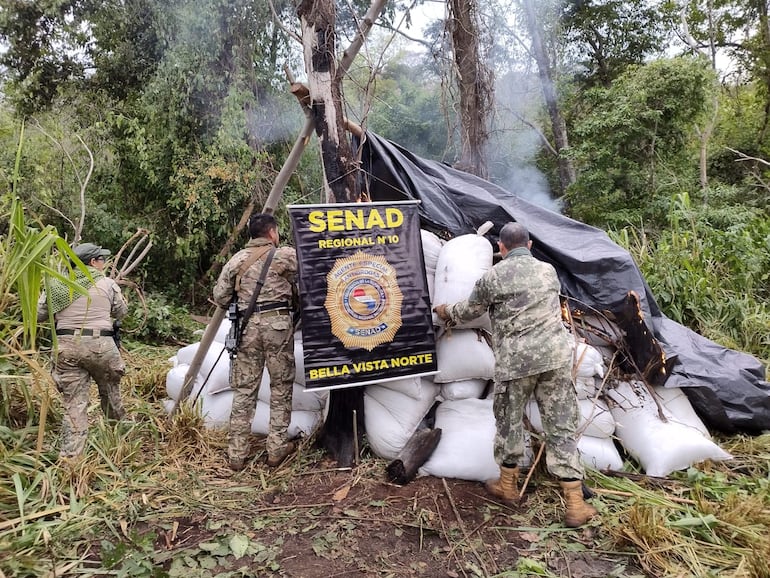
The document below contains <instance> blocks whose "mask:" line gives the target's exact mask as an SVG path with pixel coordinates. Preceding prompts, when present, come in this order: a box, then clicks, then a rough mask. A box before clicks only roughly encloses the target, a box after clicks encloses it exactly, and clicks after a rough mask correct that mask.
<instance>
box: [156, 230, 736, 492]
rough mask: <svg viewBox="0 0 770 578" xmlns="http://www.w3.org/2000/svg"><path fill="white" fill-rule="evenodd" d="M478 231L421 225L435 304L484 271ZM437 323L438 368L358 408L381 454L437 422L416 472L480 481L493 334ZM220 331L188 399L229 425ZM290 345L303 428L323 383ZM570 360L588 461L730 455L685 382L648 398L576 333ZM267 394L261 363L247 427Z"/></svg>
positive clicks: (479, 322)
mask: <svg viewBox="0 0 770 578" xmlns="http://www.w3.org/2000/svg"><path fill="white" fill-rule="evenodd" d="M481 232H483V229H480V234H477V235H462V236H459V237H455V238H453V239H452V240H450V241H447V242H444V241H442V240H440V239H439V238H438V237H437V236H436V235H434V234H433V233H430V232H428V231H425V230H423V231H421V238H422V247H423V255H424V258H425V271H426V277H427V281H428V290H429V293H430V298H431V302H432V303H434V304H439V303H454V302H457V301H460V300H462V299H465V298H466V297H468V296H469V295H470V293H471V290H472V289H473V286H474V284H475V282H476V280H477V279H478V278H479V277H481V275H483V274H484V273H485V272H486V271H488V270H489V269H490V268H491V267H492V261H493V250H492V245H491V244H490V243H489V241H488V240H487V239H486V238H485V237H483V235H482V234H481ZM433 322H434V324H435V325H436V327H437V340H436V359H437V365H438V372H437V373H436V374H435V375H433V376H427V377H426V376H423V377H410V378H403V379H398V380H394V381H386V382H383V383H380V384H375V385H368V386H366V388H365V390H364V405H365V408H364V409H365V414H364V415H365V422H366V436H367V440H368V443H369V446H370V447H371V449H372V451H373V452H374V453H375V454H376V455H377V456H379V457H381V458H384V459H388V460H393V459H396V458H397V456H398V455H399V453H400V452H401V450H402V449H403V448H404V446H405V445H406V443H407V441H408V440H409V439H410V438H411V437H412V436H413V435H414V434H415V432H417V430H418V429H420V428H424V427H429V425H432V427H435V428H440V429H441V438H440V441H439V443H438V446H437V447H436V449H435V451H434V452H433V454H432V455H431V457H430V459H429V460H428V461H427V462H426V463H425V464H423V466H422V467H421V468H420V470H419V473H420V474H421V475H433V476H437V477H444V478H460V479H465V480H479V481H484V480H487V479H490V478H495V477H497V475H498V473H499V469H498V465H497V464H496V463H495V460H494V452H493V446H494V437H495V418H494V414H493V412H492V395H491V393H490V391H491V389H492V387H491V384H492V378H493V375H494V370H495V359H494V354H493V351H492V347H491V345H490V342H489V331H490V330H491V324H490V320H489V316H488V315H486V314H485V315H483V316H482V317H479V318H478V319H474V320H473V321H472V322H470V323H468V324H465V325H459V326H456V327H453V328H451V330H446V329H445V328H444V327H442V322H441V320H439V319H438V318H437V317H435V315H434V318H433ZM228 329H229V322H228V321H227V320H225V321H224V322H223V324H222V326H221V327H220V328H219V331H218V333H217V335H216V337H215V341H214V344H213V345H212V347H211V348H210V350H209V352H208V353H207V355H206V358H205V360H204V362H203V364H202V366H201V369H200V372H199V374H198V376H197V379H196V382H195V386H194V387H193V392H192V394H191V396H190V398H189V399H193V398H196V396H197V397H198V399H199V400H200V401H199V403H200V404H201V410H202V412H203V415H204V420H205V423H206V424H207V425H209V426H211V427H226V426H227V424H228V420H229V416H230V406H231V404H232V391H231V390H230V387H229V382H228V375H229V368H230V360H229V358H228V355H227V352H226V351H225V352H223V349H224V339H225V336H226V335H227V331H228ZM198 345H199V344H198V343H195V344H192V345H189V346H187V347H185V348H183V349H181V350H180V351H179V352H178V354H177V355H176V356H175V357H174V358H172V363H173V364H174V367H173V368H172V369H171V370H170V371H169V373H168V377H167V391H168V396H169V398H170V400H169V403H173V402H172V401H171V400H177V399H178V398H179V392H180V390H181V387H182V382H183V380H184V377H185V375H186V373H187V369H188V368H189V364H190V362H191V361H192V358H193V356H194V355H195V352H196V351H197V347H198ZM294 350H295V357H296V362H297V375H296V379H295V381H296V383H295V387H294V401H293V412H292V422H291V426H290V434H291V435H292V436H297V435H301V434H305V435H308V434H310V433H311V432H312V430H313V429H314V428H315V426H316V425H317V424H318V423H319V422H320V420H321V419H323V414H324V408H325V404H326V401H327V395H326V392H325V391H314V390H307V391H306V390H305V389H304V366H303V361H302V336H301V333H300V332H297V333H296V334H295V347H294ZM220 353H221V355H220ZM610 355H611V354H610ZM573 360H574V363H573V376H574V383H575V388H576V393H577V397H578V402H579V406H580V413H581V422H580V426H579V433H580V438H579V440H578V450H579V452H580V456H581V459H582V461H583V463H584V464H585V465H586V466H587V467H590V468H594V469H599V470H620V469H622V468H623V458H622V457H621V454H620V452H619V451H618V444H620V445H621V446H622V448H623V449H624V450H625V452H626V453H627V454H628V455H630V456H631V457H633V458H634V459H635V460H636V461H637V462H639V464H640V465H641V467H642V468H643V469H644V471H645V473H647V474H648V475H651V476H666V475H668V474H670V473H671V472H673V471H676V470H681V469H685V468H687V467H689V466H691V465H694V464H697V463H699V462H702V461H704V460H706V459H711V460H723V459H729V458H730V457H731V456H730V455H729V454H728V453H727V452H725V451H724V450H722V449H721V448H719V447H718V446H717V445H716V444H715V443H714V442H713V441H712V440H711V437H710V436H709V433H708V430H707V429H706V427H705V426H704V424H703V422H702V421H701V420H700V418H698V416H697V415H696V414H695V411H694V410H693V408H692V406H691V405H690V402H689V400H688V399H687V397H686V395H685V394H684V392H683V391H682V390H681V389H679V388H665V387H655V388H653V391H654V393H655V395H656V398H657V403H656V398H653V397H652V395H651V393H650V392H649V391H648V390H647V389H646V387H645V386H644V384H640V383H638V382H618V381H616V380H609V379H607V378H606V376H605V373H606V371H607V368H606V365H605V362H604V356H603V354H602V353H601V352H600V350H599V349H597V348H596V347H593V346H592V345H589V344H587V343H584V342H583V341H582V340H580V339H575V347H574V355H573ZM204 384H205V385H204ZM199 392H200V393H199ZM269 396H270V378H269V375H268V374H267V371H265V372H264V375H263V380H262V385H261V387H260V390H259V401H258V402H257V412H256V415H255V417H254V421H253V423H252V431H254V432H255V433H262V434H266V433H267V428H268V417H269V405H268V401H269V399H270V397H269ZM437 402H438V407H437V408H436V410H435V414H432V412H431V409H432V408H433V406H434V405H435V404H436V403H437ZM659 404H660V411H659V407H658V405H659ZM525 413H526V416H527V418H528V422H529V424H530V426H531V428H532V430H533V434H532V435H539V434H541V433H542V422H541V419H540V414H539V411H538V408H537V404H536V403H535V401H534V400H530V402H529V403H528V404H527V407H526V411H525ZM659 413H662V414H663V417H664V419H661V418H660V416H659ZM429 414H431V415H434V417H435V421H434V423H433V424H429V425H428V424H427V419H426V418H427V416H428V415H429ZM526 444H527V456H526V457H525V459H524V460H523V463H522V464H521V465H522V466H525V467H526V466H528V465H529V464H531V462H532V460H533V455H532V451H531V439H530V436H529V433H527V435H526Z"/></svg>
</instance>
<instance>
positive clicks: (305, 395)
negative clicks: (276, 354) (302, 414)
mask: <svg viewBox="0 0 770 578" xmlns="http://www.w3.org/2000/svg"><path fill="white" fill-rule="evenodd" d="M328 396H329V392H328V390H325V389H324V390H321V391H317V390H315V391H314V390H312V389H305V387H304V386H302V385H300V384H298V383H295V384H294V389H293V390H292V395H291V409H292V410H293V411H321V410H322V409H323V408H324V406H325V405H326V398H327V397H328ZM257 399H258V400H259V401H261V402H264V403H266V404H268V405H270V373H269V372H268V371H267V369H265V370H264V371H263V372H262V382H261V383H260V384H259V391H258V392H257Z"/></svg>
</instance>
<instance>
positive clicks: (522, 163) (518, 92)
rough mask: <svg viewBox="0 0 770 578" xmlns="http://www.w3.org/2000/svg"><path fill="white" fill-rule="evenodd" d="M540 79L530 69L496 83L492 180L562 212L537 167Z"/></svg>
mask: <svg viewBox="0 0 770 578" xmlns="http://www.w3.org/2000/svg"><path fill="white" fill-rule="evenodd" d="M541 95H542V92H541V88H540V84H539V80H538V78H537V77H536V75H534V74H530V73H529V72H527V71H511V72H508V73H507V74H505V75H504V76H502V77H501V78H499V79H498V81H497V82H496V85H495V117H494V119H493V126H492V130H491V138H490V141H489V148H488V155H487V158H488V159H489V169H490V179H491V180H493V181H494V182H495V183H496V184H497V185H499V186H501V187H503V188H504V189H506V190H509V191H511V192H513V193H516V194H517V195H519V196H520V197H522V198H524V199H526V200H527V201H530V202H532V203H534V204H536V205H539V206H541V207H545V208H547V209H550V210H552V211H556V212H559V213H560V212H561V210H562V204H561V202H560V201H559V200H558V199H555V198H554V197H553V195H552V194H551V187H550V185H549V183H548V178H547V177H546V175H545V174H544V173H543V172H542V171H541V170H540V169H538V168H537V166H536V158H537V155H538V154H540V152H541V151H542V148H543V137H542V136H541V132H540V128H539V127H538V125H537V118H538V114H539V112H540V111H541V110H542V96H541Z"/></svg>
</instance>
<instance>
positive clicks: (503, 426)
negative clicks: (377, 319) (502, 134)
mask: <svg viewBox="0 0 770 578" xmlns="http://www.w3.org/2000/svg"><path fill="white" fill-rule="evenodd" d="M498 245H499V248H500V254H501V256H502V257H503V259H502V261H500V262H499V263H497V264H496V265H495V266H494V267H492V269H490V270H489V271H487V273H485V274H484V275H483V276H482V277H481V278H480V279H479V280H478V281H477V282H476V284H475V286H474V288H473V291H472V292H471V295H470V297H469V298H468V299H467V300H465V301H461V302H459V303H455V304H452V305H446V304H441V305H437V306H436V307H435V308H434V311H436V313H437V315H438V316H439V317H441V318H442V319H444V320H445V321H447V322H448V323H449V324H451V323H452V322H454V323H458V322H461V321H468V320H470V319H474V318H476V317H478V316H480V315H482V314H483V313H484V312H486V311H487V310H488V311H489V313H490V318H491V321H492V342H493V348H494V353H495V376H494V381H495V390H494V396H495V397H494V404H493V407H494V413H495V420H496V429H497V434H496V436H495V459H496V461H497V462H498V463H499V464H500V478H499V479H497V480H491V481H489V482H487V484H486V487H487V490H488V491H489V492H490V493H491V494H493V495H494V496H496V497H498V498H500V499H502V500H505V501H508V502H516V501H518V499H519V497H520V496H519V491H518V486H517V484H518V476H519V468H518V465H517V464H518V463H519V462H520V460H521V458H522V457H523V455H524V428H523V416H524V406H525V405H526V403H527V401H528V399H529V398H530V396H532V395H533V394H534V396H535V400H536V401H537V404H538V408H539V410H540V415H541V416H542V420H543V430H544V433H545V447H546V466H547V468H548V471H549V472H550V473H551V474H553V475H554V476H556V477H558V478H559V479H560V481H561V486H562V489H563V490H564V494H565V498H566V502H567V513H566V524H567V525H568V526H571V527H577V526H580V525H582V524H584V523H585V522H586V521H588V520H589V519H590V518H591V517H593V516H594V515H596V510H595V509H594V508H593V506H590V505H589V504H587V503H585V501H584V500H583V495H582V481H581V480H582V479H583V473H584V472H583V467H582V464H581V462H580V459H579V455H578V452H577V435H576V431H577V427H578V423H579V421H578V420H579V416H580V413H579V408H578V404H577V394H576V391H575V388H574V386H573V384H572V378H571V371H570V366H571V362H572V355H571V349H570V341H569V339H570V338H569V333H568V331H567V329H566V328H565V327H564V324H563V323H562V318H561V306H560V302H559V290H560V284H559V278H558V277H557V275H556V271H555V270H554V268H553V267H552V266H551V265H549V264H548V263H544V262H542V261H538V260H537V259H535V258H534V257H533V256H532V253H530V248H531V247H532V241H530V240H529V232H528V231H527V230H526V228H524V227H523V226H522V225H520V224H518V223H508V224H507V225H505V226H504V227H503V228H502V229H501V231H500V241H499V242H498Z"/></svg>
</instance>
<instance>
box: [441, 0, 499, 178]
mask: <svg viewBox="0 0 770 578" xmlns="http://www.w3.org/2000/svg"><path fill="white" fill-rule="evenodd" d="M449 14H450V18H449V22H448V23H449V26H450V31H451V33H452V45H453V49H454V60H455V66H456V67H457V76H458V86H459V89H460V122H461V125H462V126H461V135H462V156H461V158H460V160H459V161H458V162H457V163H456V164H455V167H456V168H458V169H460V170H463V171H466V172H469V173H472V174H474V175H476V176H479V177H481V178H487V176H488V174H489V173H488V168H487V163H486V158H485V148H486V145H487V142H488V141H489V132H488V131H487V119H488V117H489V113H490V110H491V101H492V91H493V89H492V85H493V76H492V72H491V71H490V70H489V68H487V66H486V65H485V64H484V62H483V60H482V54H481V50H480V37H479V24H478V16H477V6H476V0H450V2H449Z"/></svg>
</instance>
